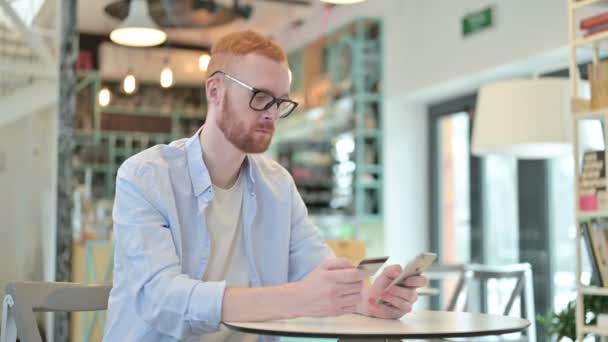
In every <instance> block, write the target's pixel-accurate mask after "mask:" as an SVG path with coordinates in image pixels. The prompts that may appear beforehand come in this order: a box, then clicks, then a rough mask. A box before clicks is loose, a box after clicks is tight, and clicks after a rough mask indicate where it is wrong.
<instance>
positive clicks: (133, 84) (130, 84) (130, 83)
mask: <svg viewBox="0 0 608 342" xmlns="http://www.w3.org/2000/svg"><path fill="white" fill-rule="evenodd" d="M136 88H137V80H136V79H135V75H133V73H132V72H131V71H129V73H127V76H125V78H124V79H123V80H122V89H123V90H124V91H125V93H127V94H133V93H134V92H135V89H136Z"/></svg>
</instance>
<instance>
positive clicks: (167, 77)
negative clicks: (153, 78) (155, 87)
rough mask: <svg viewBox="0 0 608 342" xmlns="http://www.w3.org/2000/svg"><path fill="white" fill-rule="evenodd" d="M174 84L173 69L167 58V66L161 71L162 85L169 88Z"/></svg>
mask: <svg viewBox="0 0 608 342" xmlns="http://www.w3.org/2000/svg"><path fill="white" fill-rule="evenodd" d="M172 85H173V70H171V67H169V60H168V59H166V60H165V67H164V68H163V71H161V72H160V86H161V87H163V88H169V87H171V86H172Z"/></svg>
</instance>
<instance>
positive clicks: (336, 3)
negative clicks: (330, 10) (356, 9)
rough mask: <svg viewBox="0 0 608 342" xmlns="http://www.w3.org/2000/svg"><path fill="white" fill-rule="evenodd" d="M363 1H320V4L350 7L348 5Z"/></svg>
mask: <svg viewBox="0 0 608 342" xmlns="http://www.w3.org/2000/svg"><path fill="white" fill-rule="evenodd" d="M363 1H365V0H321V2H325V3H328V4H334V5H350V4H356V3H358V2H363Z"/></svg>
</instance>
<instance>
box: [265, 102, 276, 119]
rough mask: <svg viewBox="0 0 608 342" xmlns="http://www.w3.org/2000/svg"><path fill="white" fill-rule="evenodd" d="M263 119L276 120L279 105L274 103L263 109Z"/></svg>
mask: <svg viewBox="0 0 608 342" xmlns="http://www.w3.org/2000/svg"><path fill="white" fill-rule="evenodd" d="M262 118H263V119H264V120H269V121H276V120H277V119H278V118H279V107H278V106H277V105H276V104H274V105H272V106H270V108H268V109H267V110H265V111H264V112H263V114H262Z"/></svg>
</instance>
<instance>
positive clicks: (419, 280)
mask: <svg viewBox="0 0 608 342" xmlns="http://www.w3.org/2000/svg"><path fill="white" fill-rule="evenodd" d="M401 284H402V285H404V286H405V287H413V288H418V287H424V286H426V285H427V284H428V279H427V278H426V277H425V276H420V275H417V276H411V277H407V278H406V279H405V280H404V281H403V282H402V283H401Z"/></svg>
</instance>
